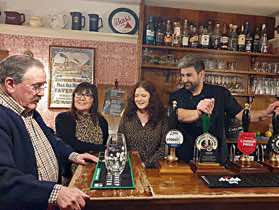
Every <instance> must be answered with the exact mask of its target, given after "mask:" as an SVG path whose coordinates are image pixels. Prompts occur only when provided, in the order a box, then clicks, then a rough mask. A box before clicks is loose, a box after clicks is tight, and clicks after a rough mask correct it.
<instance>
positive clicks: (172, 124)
mask: <svg viewBox="0 0 279 210" xmlns="http://www.w3.org/2000/svg"><path fill="white" fill-rule="evenodd" d="M176 110H177V101H172V104H171V106H170V107H169V110H168V125H169V129H175V128H176V126H177V121H178V119H177V113H176Z"/></svg>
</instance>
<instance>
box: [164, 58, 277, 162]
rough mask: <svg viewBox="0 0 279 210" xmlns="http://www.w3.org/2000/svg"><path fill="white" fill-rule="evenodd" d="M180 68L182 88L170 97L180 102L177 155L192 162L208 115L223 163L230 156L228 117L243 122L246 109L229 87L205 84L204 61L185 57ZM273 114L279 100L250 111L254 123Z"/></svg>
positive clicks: (219, 156)
mask: <svg viewBox="0 0 279 210" xmlns="http://www.w3.org/2000/svg"><path fill="white" fill-rule="evenodd" d="M179 68H180V77H181V82H182V84H183V87H182V88H180V89H179V90H177V91H175V92H173V93H171V95H170V98H169V102H170V104H172V101H177V116H178V121H179V122H178V125H177V129H178V130H180V131H181V132H182V133H183V136H184V142H183V144H182V145H181V147H180V148H178V149H177V155H178V157H179V158H180V159H182V160H184V161H186V162H189V161H190V160H192V159H193V152H194V142H195V139H196V138H197V137H198V136H199V135H201V134H202V121H201V115H202V114H203V113H207V114H209V115H210V127H209V133H211V134H212V135H213V136H215V137H216V138H217V139H218V150H219V151H218V161H219V162H221V163H224V162H225V161H226V159H227V156H228V151H227V146H226V142H225V131H224V130H225V129H224V121H225V115H226V116H227V117H228V118H234V117H236V118H237V119H239V120H241V118H242V112H243V108H242V107H241V106H240V105H239V104H238V102H237V101H236V99H235V98H234V97H233V96H232V95H231V93H230V91H229V90H227V89H226V88H224V87H221V86H217V85H210V84H205V83H204V79H205V71H204V63H203V61H201V60H199V59H196V58H194V59H187V58H183V59H182V60H181V62H180V63H179ZM273 111H276V112H278V113H279V101H276V102H274V103H272V104H270V105H269V106H268V108H267V109H266V110H261V111H251V121H254V122H256V121H259V120H260V119H264V118H267V117H271V116H272V113H273Z"/></svg>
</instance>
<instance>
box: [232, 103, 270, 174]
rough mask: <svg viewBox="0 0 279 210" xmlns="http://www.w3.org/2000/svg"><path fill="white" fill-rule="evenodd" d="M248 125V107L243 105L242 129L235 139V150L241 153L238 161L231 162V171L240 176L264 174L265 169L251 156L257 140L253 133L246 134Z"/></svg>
mask: <svg viewBox="0 0 279 210" xmlns="http://www.w3.org/2000/svg"><path fill="white" fill-rule="evenodd" d="M249 125H250V105H249V104H248V103H246V104H245V107H244V110H243V114H242V128H243V132H241V133H240V135H239V137H238V139H237V148H238V150H239V151H240V152H241V153H242V155H241V156H240V157H239V160H233V170H234V171H235V172H236V173H240V174H249V173H266V172H268V170H267V168H266V167H264V166H263V165H261V164H259V163H258V162H256V161H255V160H254V156H252V155H251V154H252V153H254V152H255V151H256V147H257V140H256V133H255V132H248V130H249Z"/></svg>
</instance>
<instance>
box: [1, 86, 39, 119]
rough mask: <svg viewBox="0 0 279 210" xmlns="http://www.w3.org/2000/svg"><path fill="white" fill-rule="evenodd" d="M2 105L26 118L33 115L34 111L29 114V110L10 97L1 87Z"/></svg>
mask: <svg viewBox="0 0 279 210" xmlns="http://www.w3.org/2000/svg"><path fill="white" fill-rule="evenodd" d="M0 104H1V105H3V106H5V107H7V108H9V109H11V110H13V111H14V112H16V113H17V114H19V115H22V116H25V117H28V116H31V115H32V114H33V112H32V111H28V112H27V110H26V109H25V108H23V107H22V106H21V105H19V104H18V103H17V102H16V101H15V100H14V99H13V98H12V97H11V96H10V95H8V94H7V92H5V91H4V90H3V88H2V87H0Z"/></svg>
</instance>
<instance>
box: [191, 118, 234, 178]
mask: <svg viewBox="0 0 279 210" xmlns="http://www.w3.org/2000/svg"><path fill="white" fill-rule="evenodd" d="M209 126H210V116H209V115H208V114H203V115H202V127H203V134H202V135H200V136H198V138H197V139H196V140H195V146H194V159H193V160H192V161H191V168H192V170H193V172H195V173H197V174H200V175H207V174H216V175H217V174H230V172H229V171H228V170H226V169H225V167H224V166H222V165H221V164H220V163H218V158H217V152H218V151H217V149H218V140H217V138H216V137H215V136H213V135H211V134H210V133H209V132H208V130H209Z"/></svg>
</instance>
